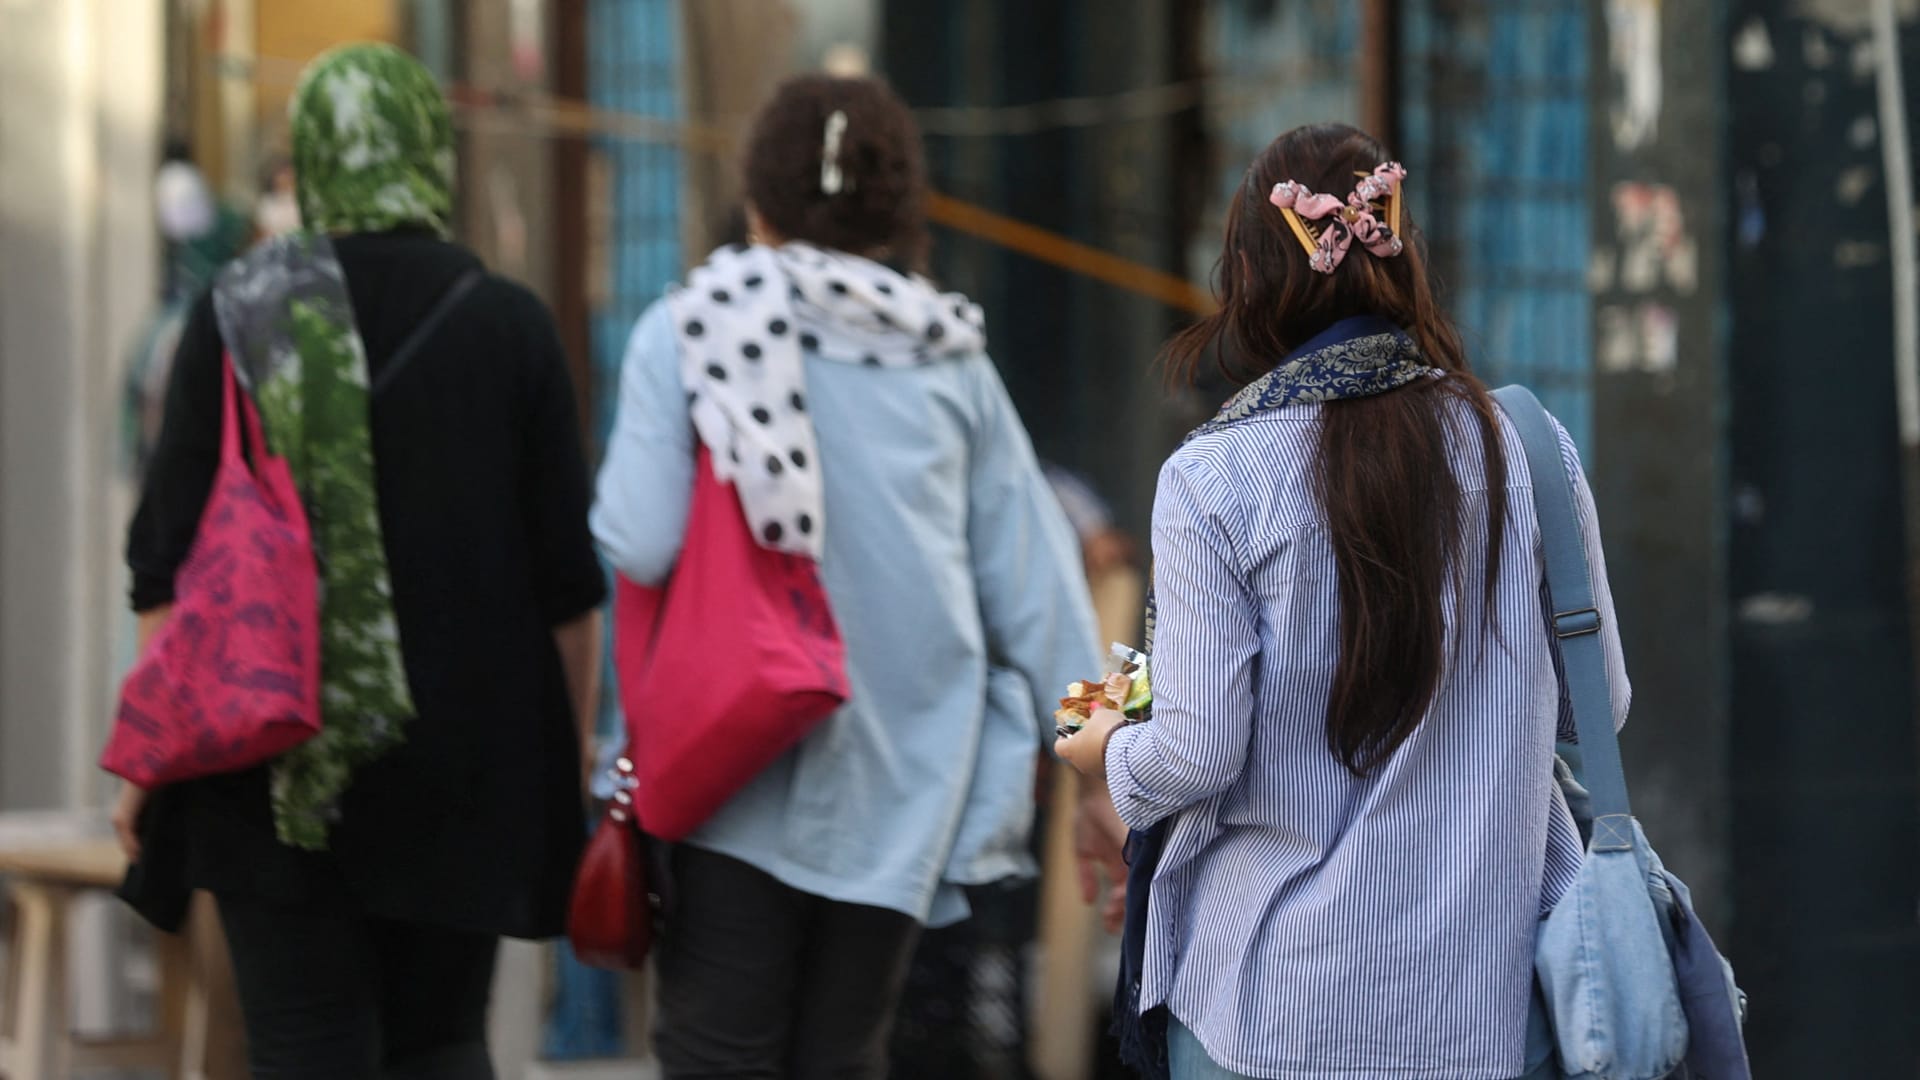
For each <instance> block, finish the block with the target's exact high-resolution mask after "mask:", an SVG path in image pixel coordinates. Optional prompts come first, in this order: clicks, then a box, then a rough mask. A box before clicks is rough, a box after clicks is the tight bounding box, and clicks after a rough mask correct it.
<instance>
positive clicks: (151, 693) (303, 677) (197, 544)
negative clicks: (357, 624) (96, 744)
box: [100, 356, 320, 789]
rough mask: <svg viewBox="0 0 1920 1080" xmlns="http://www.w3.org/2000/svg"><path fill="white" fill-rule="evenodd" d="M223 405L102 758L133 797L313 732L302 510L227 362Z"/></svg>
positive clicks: (315, 578) (315, 611) (272, 752)
mask: <svg viewBox="0 0 1920 1080" xmlns="http://www.w3.org/2000/svg"><path fill="white" fill-rule="evenodd" d="M221 395H222V396H221V402H222V405H221V425H220V466H219V470H218V471H217V472H216V473H215V474H214V478H213V490H212V492H211V493H210V494H209V495H208V498H207V505H206V509H205V510H204V511H203V512H202V513H201V515H200V529H199V532H198V534H197V535H196V536H195V537H194V542H193V547H192V549H191V550H190V551H189V552H188V554H187V560H186V562H185V563H184V564H182V565H181V567H180V570H179V572H178V573H177V574H176V575H175V579H174V604H173V613H172V615H171V616H170V617H169V618H168V619H167V621H166V624H165V625H164V626H162V627H161V629H160V631H159V632H158V633H156V634H155V635H154V637H153V640H152V641H150V642H149V643H148V644H147V647H146V649H145V650H144V651H143V652H142V653H141V655H140V659H139V660H138V661H137V662H136V663H135V664H134V666H133V670H132V671H130V672H129V673H128V674H127V678H126V682H125V683H124V684H122V686H121V688H120V706H119V710H118V712H117V714H116V715H115V717H114V723H113V732H112V734H111V735H110V736H109V738H108V740H107V748H106V751H105V752H104V753H103V754H102V755H101V758H100V767H101V768H103V769H105V770H107V771H108V772H110V773H113V774H114V775H116V776H120V777H124V778H126V779H127V780H130V781H132V782H133V783H135V784H138V785H139V786H141V787H143V788H149V789H151V788H155V787H160V786H164V785H166V784H172V783H177V782H179V781H182V780H191V779H194V778H196V777H201V776H209V775H213V774H215V773H225V772H234V771H236V770H239V769H244V768H247V767H249V766H253V765H258V764H260V763H261V762H264V761H267V760H268V759H270V758H273V757H276V756H278V755H279V754H282V753H284V752H286V751H287V750H290V749H292V748H293V747H295V746H297V745H299V744H300V743H302V742H305V741H306V740H307V739H310V738H312V737H313V736H314V735H316V734H318V733H319V731H320V602H319V572H318V568H317V566H316V565H315V563H314V556H313V542H312V537H311V534H310V533H309V531H308V528H307V515H306V510H305V508H304V507H303V506H302V505H301V502H300V494H299V491H298V490H297V489H296V488H295V486H294V482H293V471H292V469H291V468H289V466H288V464H287V462H286V459H284V458H276V457H272V456H270V455H269V454H268V453H267V450H266V442H265V440H264V439H263V438H262V436H261V430H260V413H259V410H258V409H256V408H255V407H254V403H253V400H252V399H251V398H250V397H248V396H247V395H246V394H243V393H238V392H237V391H236V388H235V385H234V372H233V359H232V357H231V356H227V357H223V358H222V361H221ZM236 398H238V399H239V405H238V406H237V407H236V404H235V399H236ZM238 412H244V413H245V416H246V424H247V437H248V441H249V443H250V444H251V445H252V447H253V450H254V458H255V466H254V467H253V468H251V469H249V468H248V465H247V461H246V458H245V456H244V455H242V453H241V449H240V417H239V416H238V415H237V413H238Z"/></svg>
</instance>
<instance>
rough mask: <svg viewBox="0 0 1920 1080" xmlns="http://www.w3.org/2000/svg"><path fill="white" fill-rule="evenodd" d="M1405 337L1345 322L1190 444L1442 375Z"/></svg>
mask: <svg viewBox="0 0 1920 1080" xmlns="http://www.w3.org/2000/svg"><path fill="white" fill-rule="evenodd" d="M1440 374H1441V372H1440V370H1439V369H1438V368H1434V367H1430V366H1428V364H1427V362H1426V359H1425V358H1424V357H1422V356H1421V355H1420V347H1419V346H1417V345H1415V344H1414V343H1413V339H1412V338H1410V337H1408V336H1407V333H1406V331H1404V330H1402V329H1400V328H1399V327H1398V326H1395V325H1394V324H1393V323H1391V322H1388V321H1387V320H1386V319H1382V318H1380V317H1378V316H1375V315H1357V316H1355V317H1353V318H1351V319H1341V320H1340V321H1339V322H1337V323H1334V324H1333V325H1332V326H1329V327H1327V328H1326V329H1325V330H1322V331H1321V332H1320V333H1318V334H1316V335H1315V336H1314V337H1313V339H1312V340H1310V341H1308V342H1307V343H1306V344H1305V345H1302V346H1300V347H1299V348H1298V349H1295V350H1294V351H1293V352H1292V353H1290V354H1289V355H1288V356H1287V358H1286V359H1285V360H1282V361H1281V362H1280V365H1279V366H1278V367H1276V368H1274V369H1273V370H1272V371H1269V372H1267V373H1266V374H1265V375H1262V376H1261V377H1259V378H1258V379H1255V380H1254V381H1253V382H1252V383H1249V384H1248V385H1247V386H1246V387H1245V388H1244V389H1242V390H1241V391H1240V392H1239V393H1237V394H1235V395H1233V397H1232V398H1231V399H1229V400H1228V402H1227V403H1226V404H1225V405H1223V406H1221V407H1220V412H1219V413H1218V415H1216V416H1214V418H1213V419H1211V420H1209V421H1207V422H1206V423H1204V424H1202V425H1200V426H1199V427H1197V428H1195V429H1194V430H1193V433H1192V434H1190V435H1188V436H1187V438H1188V439H1192V438H1193V437H1194V436H1196V435H1201V434H1204V433H1206V432H1209V431H1218V430H1219V429H1220V428H1223V427H1226V426H1227V425H1229V424H1232V423H1235V422H1237V421H1240V420H1245V419H1247V418H1248V417H1250V416H1256V415H1258V414H1260V413H1263V412H1268V411H1270V410H1273V409H1279V408H1284V407H1285V406H1288V405H1304V404H1308V403H1310V402H1316V401H1341V400H1344V399H1347V398H1358V397H1372V396H1373V395H1375V394H1384V393H1386V392H1387V391H1389V390H1398V389H1400V388H1401V387H1403V386H1405V385H1407V384H1408V383H1410V382H1413V381H1414V380H1415V379H1420V378H1428V377H1433V376H1438V375H1440Z"/></svg>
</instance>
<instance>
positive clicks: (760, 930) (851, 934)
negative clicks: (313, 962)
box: [594, 76, 1099, 1078]
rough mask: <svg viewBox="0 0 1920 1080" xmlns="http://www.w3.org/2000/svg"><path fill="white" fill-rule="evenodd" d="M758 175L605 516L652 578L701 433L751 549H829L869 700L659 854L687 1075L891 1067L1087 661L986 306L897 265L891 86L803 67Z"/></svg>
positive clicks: (635, 436)
mask: <svg viewBox="0 0 1920 1080" xmlns="http://www.w3.org/2000/svg"><path fill="white" fill-rule="evenodd" d="M745 174H746V175H745V191H746V197H747V200H748V203H749V207H748V217H749V221H750V226H751V235H752V238H753V243H752V244H750V245H746V246H742V247H737V248H723V249H721V250H719V251H716V252H714V253H713V254H712V255H711V256H710V257H709V258H708V261H707V262H706V264H705V265H704V266H702V267H701V268H699V269H697V270H695V271H694V273H693V275H692V277H691V279H690V285H689V287H688V288H686V289H683V290H681V291H679V292H677V293H675V294H673V295H671V296H669V297H668V298H667V299H666V300H665V301H663V302H661V303H658V304H656V305H654V307H653V308H652V309H651V310H649V311H648V312H647V313H646V314H645V315H644V316H643V317H642V318H641V320H640V323H639V325H638V327H637V328H636V329H635V331H634V335H633V338H632V342H631V344H630V345H629V347H628V355H627V359H626V362H625V366H624V369H623V371H622V387H621V397H620V406H619V416H618V418H617V420H616V423H615V428H614V434H613V438H612V441H611V443H610V445H609V447H608V451H607V460H606V463H605V465H604V467H603V469H602V472H601V474H600V483H599V500H598V503H597V505H596V507H595V511H594V531H595V534H596V535H597V536H598V538H599V539H600V541H601V543H602V545H603V547H604V548H605V550H606V553H607V555H608V557H609V559H610V560H611V561H612V563H613V564H614V566H615V567H616V568H617V569H618V570H619V571H620V572H622V573H623V574H625V575H627V576H628V577H629V578H631V579H633V580H634V581H636V582H638V583H640V584H642V585H659V584H661V583H662V582H664V581H665V580H666V579H667V578H668V576H669V574H670V573H671V571H672V569H673V565H674V562H675V559H676V558H677V555H678V550H679V547H680V544H681V539H682V531H683V526H684V523H685V521H686V520H687V514H688V506H689V500H690V493H691V491H692V487H693V476H694V467H695V462H696V456H695V448H696V446H699V445H704V446H705V447H706V448H707V449H708V450H710V451H711V454H712V459H713V461H714V463H715V467H716V469H717V470H719V471H720V472H721V475H722V477H723V478H724V479H729V480H732V481H734V482H735V484H736V486H737V490H738V491H739V492H740V497H741V501H742V505H743V509H744V510H745V512H746V515H747V519H748V520H749V521H751V522H752V523H753V529H754V532H755V534H756V536H757V537H758V539H759V540H760V541H761V542H762V543H763V544H765V545H767V546H771V547H775V548H777V549H779V550H784V551H792V552H795V553H799V554H804V555H808V556H811V557H813V558H816V559H818V560H819V565H820V571H821V574H822V576H823V579H824V583H825V587H826V592H827V595H828V598H829V600H830V601H831V603H832V606H833V610H834V614H835V616H836V618H837V620H838V622H839V626H840V630H841V633H842V636H843V639H844V641H845V645H846V666H847V673H848V676H849V678H850V681H851V683H852V696H851V699H850V700H849V701H848V703H847V704H846V706H845V707H844V708H842V709H841V710H840V711H839V712H837V713H836V714H834V715H833V716H832V717H831V718H829V719H828V720H827V721H826V722H825V723H824V724H823V725H822V726H821V727H820V728H819V729H817V730H816V731H815V732H814V733H813V734H812V735H811V736H810V737H808V738H807V739H806V740H805V741H804V742H802V743H801V744H800V745H799V746H798V747H797V748H796V749H795V750H794V751H792V752H790V753H788V754H787V755H786V756H784V757H782V758H781V759H779V760H778V761H776V762H775V763H774V765H773V766H771V767H770V768H769V769H767V771H766V772H765V773H763V774H762V775H760V776H759V777H758V778H757V779H755V780H754V781H753V782H752V783H751V784H749V785H748V787H747V788H745V789H744V790H742V791H741V792H740V793H739V794H738V795H736V796H735V797H734V798H733V799H732V800H731V801H730V802H729V803H728V804H726V805H725V806H724V807H723V808H722V809H721V810H720V811H719V813H718V814H717V815H715V816H714V817H713V818H712V819H711V820H710V821H709V822H708V823H707V824H706V825H705V826H703V827H702V828H700V829H699V830H698V831H697V832H696V833H695V834H694V835H693V836H692V837H691V838H690V839H689V840H688V841H687V842H685V843H683V844H680V845H678V846H677V847H676V849H675V850H674V851H673V853H672V865H673V869H674V873H675V882H674V884H675V889H676V892H677V904H676V907H675V908H674V910H672V911H671V912H670V913H669V915H668V918H667V921H666V925H665V932H664V934H663V937H662V939H661V942H660V945H659V950H658V954H657V966H658V974H659V980H660V982H659V988H660V993H659V1004H660V1011H659V1016H658V1020H657V1027H656V1043H657V1049H658V1053H659V1058H660V1061H661V1064H662V1067H663V1069H664V1072H665V1075H666V1076H667V1077H670V1078H682V1077H720V1076H727V1077H743V1076H763V1077H782V1076H792V1077H842V1078H877V1077H881V1076H884V1075H885V1074H886V1057H887V1054H886V1047H887V1032H888V1028H889V1025H890V1023H891V1018H892V1014H893V1009H894V1003H895V1001H896V999H897V998H898V996H899V994H900V990H901V986H902V983H903V981H904V979H905V977H906V973H907V968H908V961H909V957H910V956H911V955H912V952H913V947H914V942H915V939H916V938H917V937H918V935H919V932H920V929H921V927H922V926H923V925H935V926H938V925H945V924H950V923H953V922H955V921H957V920H959V919H961V918H963V917H965V916H966V914H967V903H966V897H965V892H964V889H965V887H966V886H969V885H982V884H987V883H990V882H994V881H1000V880H1004V879H1007V878H1012V877H1018V876H1021V875H1024V874H1030V873H1031V872H1032V870H1033V864H1032V858H1031V855H1030V854H1029V852H1028V850H1027V842H1028V837H1029V833H1030V830H1031V822H1032V816H1033V810H1034V800H1033V791H1034V766H1035V761H1036V759H1037V754H1038V751H1039V749H1040V745H1041V736H1040V732H1041V731H1042V730H1043V725H1045V726H1046V727H1048V728H1050V726H1051V721H1050V718H1051V712H1052V706H1053V698H1054V696H1055V695H1057V694H1058V693H1059V687H1061V686H1063V685H1064V684H1065V683H1066V682H1068V681H1071V680H1072V679H1075V678H1085V677H1086V676H1087V674H1088V673H1089V671H1092V670H1097V668H1095V667H1093V665H1097V664H1098V662H1099V652H1098V649H1097V645H1096V641H1095V637H1094V632H1093V618H1092V613H1091V610H1090V606H1089V603H1088V599H1087V592H1086V584H1085V581H1084V579H1083V578H1082V576H1081V572H1080V565H1079V562H1080V560H1079V556H1078V548H1077V545H1076V544H1075V543H1074V537H1073V534H1072V531H1071V529H1070V528H1069V527H1068V525H1067V522H1066V520H1065V519H1064V517H1063V516H1062V514H1061V512H1060V508H1059V506H1058V505H1057V503H1055V501H1054V499H1053V495H1052V493H1051V492H1050V491H1049V490H1048V487H1047V483H1046V480H1045V478H1044V477H1043V476H1042V475H1041V472H1040V467H1039V464H1038V463H1037V462H1036V461H1035V459H1034V455H1033V450H1032V448H1031V445H1030V444H1029V441H1028V439H1027V435H1026V433H1025V431H1023V430H1022V429H1021V427H1020V423H1019V420H1018V418H1017V417H1016V415H1015V413H1014V410H1013V406H1012V404H1011V402H1010V401H1009V400H1008V398H1007V394H1006V391H1005V389H1004V387H1003V386H1002V385H1001V382H1000V379H999V376H998V374H997V373H996V372H995V370H994V366H993V364H992V362H991V361H990V360H989V359H988V357H987V354H986V341H985V335H984V331H983V328H982V320H981V317H980V313H979V309H978V308H977V307H976V306H975V305H974V304H972V303H971V302H969V301H967V300H966V299H965V298H964V297H961V296H957V295H954V294H950V293H948V294H943V293H940V292H937V291H936V290H935V289H934V288H933V287H932V286H931V285H930V284H929V283H928V282H927V281H926V280H925V279H924V278H921V277H918V276H915V275H914V274H913V273H911V271H913V270H916V269H918V268H919V266H920V265H921V264H922V260H923V257H924V252H925V247H926V232H925V223H924V220H923V218H922V210H921V207H922V202H923V199H924V196H925V193H926V188H925V178H924V172H923V166H922V161H921V147H920V139H919V134H918V132H917V130H916V128H915V125H914V122H913V119H912V116H911V114H910V113H909V112H908V110H907V109H906V107H905V106H904V104H902V102H901V101H900V99H899V98H898V97H897V96H895V95H894V93H893V92H892V91H891V90H890V89H888V88H887V87H885V86H884V85H882V84H881V83H878V82H875V81H872V80H868V79H842V78H832V77H827V76H807V77H802V78H798V79H795V80H793V81H791V82H788V83H786V84H785V85H784V86H782V87H781V88H780V90H779V91H778V92H777V93H776V94H775V96H774V98H773V100H772V101H771V103H769V104H768V105H767V106H766V107H765V108H764V109H763V110H762V112H761V113H760V115H759V117H758V118H757V119H756V121H755V123H754V126H753V129H752V134H751V137H750V139H749V141H748V145H747V149H746V155H745ZM775 386H778V387H781V388H782V389H780V391H779V392H778V393H777V394H775V393H772V392H771V390H770V388H771V387H775ZM802 386H803V389H793V390H789V389H786V388H788V387H802Z"/></svg>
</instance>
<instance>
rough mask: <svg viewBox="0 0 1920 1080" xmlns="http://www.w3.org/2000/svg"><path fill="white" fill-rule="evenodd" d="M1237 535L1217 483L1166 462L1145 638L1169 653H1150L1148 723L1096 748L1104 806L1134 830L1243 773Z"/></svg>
mask: <svg viewBox="0 0 1920 1080" xmlns="http://www.w3.org/2000/svg"><path fill="white" fill-rule="evenodd" d="M1245 534H1246V529H1245V522H1244V520H1243V511H1242V510H1241V508H1240V507H1239V505H1238V501H1237V500H1236V499H1235V498H1234V496H1233V492H1232V490H1231V488H1230V487H1229V486H1228V485H1227V484H1226V482H1225V481H1223V480H1221V479H1220V478H1219V477H1218V475H1217V474H1215V473H1214V472H1213V471H1212V470H1210V469H1209V468H1207V466H1206V465H1205V464H1204V463H1203V462H1202V461H1200V460H1199V459H1197V458H1196V457H1194V456H1192V455H1189V454H1176V455H1175V456H1174V457H1173V459H1172V460H1170V461H1168V462H1167V464H1166V467H1165V468H1163V469H1162V470H1161V472H1160V485H1159V490H1158V492H1157V494H1156V495H1155V497H1154V506H1153V556H1154V592H1155V597H1156V599H1157V602H1158V620H1159V625H1158V633H1157V634H1156V638H1157V640H1158V641H1159V642H1162V643H1165V644H1166V645H1167V646H1169V647H1166V648H1160V649H1157V650H1156V652H1155V654H1154V656H1153V697H1154V706H1153V720H1152V721H1151V722H1149V723H1146V724H1140V725H1135V726H1131V727H1126V728H1122V729H1121V730H1119V731H1117V732H1115V733H1114V735H1113V737H1112V740H1111V741H1110V742H1109V743H1108V744H1107V783H1108V786H1109V787H1110V788H1111V790H1112V794H1113V803H1114V807H1115V808H1116V809H1117V810H1118V811H1119V813H1120V817H1121V819H1122V820H1123V821H1125V822H1126V823H1127V824H1128V825H1130V826H1132V827H1133V828H1136V829H1139V828H1146V827H1147V826H1149V825H1152V824H1153V823H1155V822H1157V821H1159V820H1161V819H1162V818H1165V817H1167V816H1169V815H1171V814H1174V813H1176V812H1178V811H1179V810H1182V809H1184V808H1185V807H1188V806H1191V805H1193V804H1194V803H1197V802H1200V801H1201V800H1203V799H1206V798H1208V797H1209V796H1212V795H1215V794H1218V793H1219V792H1221V791H1224V790H1226V789H1227V788H1228V787H1229V786H1231V785H1232V784H1233V782H1234V781H1235V780H1237V779H1238V778H1239V776H1240V773H1241V771H1242V769H1243V768H1244V767H1245V765H1246V758H1247V746H1248V741H1249V739H1250V736H1251V732H1252V724H1253V710H1254V696H1253V692H1254V688H1253V672H1254V662H1255V659H1256V658H1257V657H1258V655H1259V652H1260V631H1259V617H1258V607H1257V605H1256V604H1255V602H1254V599H1253V597H1252V595H1251V593H1250V592H1249V591H1248V590H1247V587H1246V584H1245V574H1244V572H1243V570H1242V568H1241V560H1240V559H1239V558H1238V557H1237V555H1236V552H1235V548H1234V543H1233V539H1232V538H1233V537H1235V536H1244V535H1245ZM1175 646H1177V647H1175Z"/></svg>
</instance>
